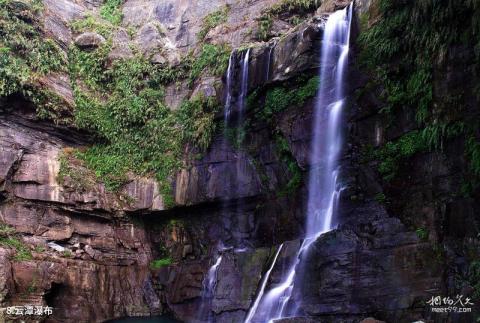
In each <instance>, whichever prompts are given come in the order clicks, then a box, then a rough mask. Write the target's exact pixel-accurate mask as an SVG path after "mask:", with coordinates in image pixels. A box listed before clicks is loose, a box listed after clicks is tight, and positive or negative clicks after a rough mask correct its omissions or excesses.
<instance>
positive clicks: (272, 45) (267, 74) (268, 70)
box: [265, 43, 277, 82]
mask: <svg viewBox="0 0 480 323" xmlns="http://www.w3.org/2000/svg"><path fill="white" fill-rule="evenodd" d="M276 45H277V44H276V43H273V44H271V45H270V48H269V49H268V56H267V64H266V65H267V67H266V69H265V82H268V81H269V80H270V65H271V63H272V53H273V50H274V49H275V46H276Z"/></svg>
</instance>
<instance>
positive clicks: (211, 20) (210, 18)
mask: <svg viewBox="0 0 480 323" xmlns="http://www.w3.org/2000/svg"><path fill="white" fill-rule="evenodd" d="M229 11H230V6H228V5H226V6H224V7H222V8H220V9H218V10H216V11H214V12H211V13H209V14H208V15H206V16H205V17H204V18H203V24H202V28H201V29H200V31H199V32H198V34H197V37H198V39H199V40H203V39H204V38H205V36H207V34H208V32H209V31H210V30H212V29H213V28H215V27H217V26H218V25H220V24H223V23H225V22H227V18H228V12H229Z"/></svg>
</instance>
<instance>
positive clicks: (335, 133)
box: [245, 4, 353, 323]
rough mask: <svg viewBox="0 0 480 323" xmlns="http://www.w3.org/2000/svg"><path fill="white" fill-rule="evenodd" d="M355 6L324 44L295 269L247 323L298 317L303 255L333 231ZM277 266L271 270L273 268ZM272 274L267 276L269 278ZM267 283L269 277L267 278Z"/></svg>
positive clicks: (330, 23) (335, 17) (333, 23)
mask: <svg viewBox="0 0 480 323" xmlns="http://www.w3.org/2000/svg"><path fill="white" fill-rule="evenodd" d="M352 11H353V4H351V5H350V6H348V7H347V8H345V9H343V10H340V11H337V12H335V13H333V14H331V15H330V17H329V18H328V20H327V22H326V24H325V30H324V34H323V40H322V52H321V55H322V56H321V68H320V88H319V91H318V95H317V101H316V106H315V118H314V124H313V140H312V149H311V151H312V155H311V157H310V164H311V169H310V172H309V182H308V203H307V227H306V237H305V240H304V241H303V243H302V245H301V247H300V249H299V251H298V253H297V256H296V258H295V260H294V261H293V264H292V265H291V267H290V269H289V270H288V271H287V272H286V274H285V275H284V278H283V280H282V282H281V283H280V284H279V285H277V286H276V287H274V288H272V289H271V290H270V291H268V293H267V294H265V295H263V293H259V294H258V295H257V299H256V300H255V302H254V306H253V307H252V308H251V310H250V312H249V314H248V316H247V318H246V320H245V322H246V323H250V322H255V323H257V322H258V323H264V322H271V321H273V320H274V319H278V318H283V317H288V316H291V315H294V314H295V312H296V310H297V308H298V304H294V302H293V300H291V296H292V291H293V287H294V283H295V278H296V275H297V270H298V265H299V264H300V261H301V255H302V254H303V253H305V252H307V251H308V249H309V247H310V246H311V245H312V243H313V242H314V241H315V240H316V239H317V238H318V237H319V236H320V235H321V234H323V233H325V232H328V231H330V230H332V229H333V226H334V225H335V223H334V215H335V213H336V210H337V208H338V201H339V197H340V193H341V190H342V189H341V187H339V185H338V182H337V179H338V174H339V165H338V159H339V157H340V152H341V149H342V136H341V119H342V118H341V116H342V111H343V107H344V104H345V93H344V92H345V89H344V76H345V71H346V69H347V59H348V53H349V44H350V27H351V20H352ZM274 265H275V263H274V264H273V265H272V268H271V269H273V267H274ZM270 272H271V270H269V272H268V276H269V275H270ZM266 279H268V278H266Z"/></svg>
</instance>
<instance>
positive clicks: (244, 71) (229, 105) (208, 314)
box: [198, 49, 250, 322]
mask: <svg viewBox="0 0 480 323" xmlns="http://www.w3.org/2000/svg"><path fill="white" fill-rule="evenodd" d="M235 57H236V52H232V54H231V55H230V59H229V63H228V69H227V75H226V85H227V94H226V100H225V108H224V123H225V134H224V137H225V139H226V137H227V135H226V128H227V127H228V126H232V121H234V126H235V125H236V126H240V125H241V124H242V123H243V121H244V120H243V119H244V111H245V98H246V96H247V92H248V64H249V59H250V49H248V50H247V51H246V52H245V53H244V54H243V56H242V58H241V61H240V64H241V74H240V77H241V84H240V93H239V94H238V96H236V97H234V94H233V86H234V81H235V64H236V61H235ZM234 99H236V102H233V101H234ZM234 103H235V109H234ZM233 110H235V113H233V112H234V111H233ZM232 119H234V120H232ZM238 160H239V158H237V162H236V165H235V166H236V173H235V178H234V179H233V182H232V183H230V185H231V186H232V187H233V188H234V191H232V192H230V195H231V196H236V195H237V194H236V193H237V191H238V182H239V181H238V174H239V172H240V171H241V165H240V163H239V162H238ZM231 196H228V197H227V199H228V198H230V197H231ZM237 212H238V210H237ZM230 249H232V248H231V247H230V248H226V247H224V245H223V243H222V242H220V243H219V246H218V247H217V250H216V252H215V255H214V261H213V265H212V266H211V267H210V269H209V270H208V273H207V275H206V277H205V278H204V280H203V291H202V303H201V305H200V309H199V315H198V316H199V318H200V319H205V318H206V319H207V321H208V322H214V321H215V318H214V315H213V313H212V311H211V303H212V300H213V298H214V297H215V288H216V286H217V281H218V279H217V278H218V268H219V266H220V264H221V262H222V258H223V252H225V251H227V250H230ZM234 252H235V249H234ZM239 252H242V249H239Z"/></svg>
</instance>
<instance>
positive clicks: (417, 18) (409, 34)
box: [360, 0, 480, 190]
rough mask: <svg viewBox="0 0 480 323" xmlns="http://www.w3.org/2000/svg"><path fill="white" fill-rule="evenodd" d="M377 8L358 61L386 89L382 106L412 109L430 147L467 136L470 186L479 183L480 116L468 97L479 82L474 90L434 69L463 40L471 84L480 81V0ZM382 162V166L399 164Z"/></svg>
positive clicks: (385, 1)
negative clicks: (468, 51) (439, 77)
mask: <svg viewBox="0 0 480 323" xmlns="http://www.w3.org/2000/svg"><path fill="white" fill-rule="evenodd" d="M378 13H379V15H380V19H375V20H376V23H375V24H373V26H371V27H370V28H369V29H367V30H366V31H365V32H363V33H362V35H361V37H360V45H361V47H362V54H361V58H360V61H361V65H362V66H363V67H364V68H365V69H366V70H368V71H371V72H373V75H372V76H373V77H374V78H375V83H376V84H377V85H378V86H379V88H381V90H382V97H383V100H384V102H385V103H386V105H385V107H384V109H383V111H384V112H386V113H391V114H393V113H394V112H396V111H402V110H407V109H410V110H411V109H413V110H414V111H413V112H414V114H415V115H416V120H417V122H418V127H419V129H420V132H421V133H422V139H423V141H424V143H425V144H426V145H427V146H428V148H431V149H442V147H443V142H444V141H445V140H447V139H450V138H452V137H458V136H463V137H464V138H465V140H466V142H467V147H466V150H465V153H466V156H467V158H468V160H469V161H470V173H471V174H468V175H467V176H466V177H467V178H468V185H467V186H469V188H470V190H472V189H474V188H475V187H477V186H478V183H480V181H479V180H478V178H479V176H478V175H479V174H480V145H479V144H478V142H479V138H480V134H479V132H478V129H479V127H478V124H479V120H480V117H479V114H478V112H476V111H475V105H473V106H472V105H471V104H470V102H472V97H474V99H475V100H477V101H478V99H479V97H480V91H479V89H480V87H479V88H476V89H473V93H471V92H472V91H470V89H468V88H465V87H464V85H463V84H461V83H458V84H448V83H446V82H445V80H439V79H438V78H436V76H435V75H436V74H441V73H440V72H441V69H442V66H447V65H449V64H450V65H451V64H457V63H455V62H452V61H450V60H452V57H454V56H453V55H452V54H453V52H452V50H453V49H454V50H455V51H457V49H458V48H459V46H462V47H463V48H466V49H469V50H471V54H472V55H471V56H470V57H471V58H466V61H464V62H463V63H464V64H466V66H470V67H465V68H464V67H462V68H463V69H464V71H465V72H467V73H470V77H471V80H472V84H479V82H478V80H479V75H480V74H479V72H480V50H479V49H480V40H479V39H480V38H479V35H480V19H479V17H480V6H479V5H478V3H477V2H475V1H472V0H460V1H458V0H442V1H434V0H426V1H411V2H408V3H403V2H399V1H393V0H380V1H379V3H378ZM363 25H364V27H366V25H367V24H366V23H364V24H363ZM457 52H458V51H457ZM467 56H468V55H467ZM465 57H466V56H465ZM436 71H439V73H436ZM475 96H476V98H475ZM387 145H388V144H387ZM386 149H387V150H390V149H389V148H386ZM405 157H407V156H405ZM382 164H383V166H382V165H381V166H382V167H383V169H384V171H385V170H388V169H390V170H394V169H395V168H396V166H394V165H389V166H387V167H386V165H385V163H382ZM388 173H391V172H390V171H388ZM470 175H472V176H470ZM388 177H390V176H388Z"/></svg>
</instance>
